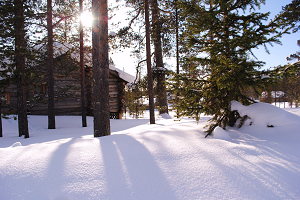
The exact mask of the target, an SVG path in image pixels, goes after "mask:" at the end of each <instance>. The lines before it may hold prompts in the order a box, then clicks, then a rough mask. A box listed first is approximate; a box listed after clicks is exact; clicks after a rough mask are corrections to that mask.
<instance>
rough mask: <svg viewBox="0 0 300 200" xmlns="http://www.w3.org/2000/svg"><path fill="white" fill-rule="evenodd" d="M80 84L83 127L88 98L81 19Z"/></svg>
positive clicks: (83, 125)
mask: <svg viewBox="0 0 300 200" xmlns="http://www.w3.org/2000/svg"><path fill="white" fill-rule="evenodd" d="M82 7H83V6H82V0H80V1H79V9H80V14H82V11H83V8H82ZM79 37H80V38H79V43H80V86H81V116H82V127H86V126H87V123H86V100H85V98H86V97H85V73H84V54H83V24H82V21H80V36H79Z"/></svg>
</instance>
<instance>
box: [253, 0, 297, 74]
mask: <svg viewBox="0 0 300 200" xmlns="http://www.w3.org/2000/svg"><path fill="white" fill-rule="evenodd" d="M291 2H292V0H266V4H265V5H262V6H261V9H260V10H259V12H262V13H265V12H271V14H270V19H271V18H274V16H275V15H276V14H278V13H279V12H280V11H281V10H282V6H285V5H287V4H289V3H291ZM297 40H300V33H299V32H298V33H294V34H289V35H284V36H283V37H282V38H281V42H282V45H279V44H274V46H273V47H272V46H270V45H268V49H269V51H270V54H267V53H266V52H265V49H264V48H260V49H258V50H256V49H255V50H254V53H255V55H256V57H257V58H258V60H260V61H264V62H266V65H265V67H264V68H265V69H267V68H270V67H276V66H278V65H284V64H287V63H288V61H287V60H286V58H287V57H288V56H289V55H291V54H293V53H295V52H296V51H299V47H298V46H297ZM289 62H295V61H289Z"/></svg>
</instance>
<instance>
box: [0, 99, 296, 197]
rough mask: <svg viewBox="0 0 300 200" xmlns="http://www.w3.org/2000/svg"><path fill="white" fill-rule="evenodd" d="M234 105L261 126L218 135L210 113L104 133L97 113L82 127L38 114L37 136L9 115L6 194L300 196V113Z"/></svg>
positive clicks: (33, 122)
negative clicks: (98, 133)
mask: <svg viewBox="0 0 300 200" xmlns="http://www.w3.org/2000/svg"><path fill="white" fill-rule="evenodd" d="M234 104H235V103H233V107H234V106H236V109H238V110H239V112H240V113H244V114H247V115H248V116H249V117H251V120H252V121H253V123H252V125H251V126H250V125H249V124H245V125H244V126H243V127H242V128H240V129H238V128H236V127H233V128H229V129H227V130H223V129H221V128H217V129H216V130H215V131H214V135H213V137H208V138H204V136H205V133H204V131H205V129H204V128H203V126H205V125H206V124H207V119H208V117H202V119H200V121H199V124H198V125H197V123H196V122H195V120H191V119H181V120H180V121H179V120H175V121H174V120H173V119H172V118H171V117H170V116H168V115H164V116H162V117H158V118H157V119H156V124H154V125H150V124H149V119H138V120H136V119H128V118H127V119H126V120H125V119H123V120H111V130H112V135H111V136H105V137H101V138H94V137H93V135H92V134H93V124H92V123H93V119H92V118H91V117H88V127H87V128H82V127H81V117H80V116H57V117H56V122H57V124H56V126H57V129H56V130H48V129H47V117H46V116H29V127H30V138H29V139H23V138H19V137H18V131H17V121H15V120H13V119H9V120H7V119H3V132H4V133H3V138H0V199H1V200H11V199H25V200H32V199H43V200H47V199H49V200H52V199H53V200H59V199H64V200H71V199H72V200H73V199H76V200H82V199H112V200H126V199H137V200H142V199H151V200H160V199H162V200H168V199H170V200H176V199H188V200H195V199H251V200H253V199H255V200H257V199H272V200H273V199H300V187H299V185H300V153H299V152H300V151H299V150H300V145H299V144H300V127H299V126H300V123H299V122H300V117H299V116H298V115H295V114H291V113H290V112H287V111H285V110H283V109H281V108H276V107H275V106H271V105H268V104H261V103H257V104H254V105H251V106H242V105H240V104H238V103H236V105H234ZM290 110H292V109H289V111H290ZM293 110H294V111H295V112H293V113H299V112H296V110H297V109H293ZM268 124H272V125H274V127H272V128H271V127H267V125H268Z"/></svg>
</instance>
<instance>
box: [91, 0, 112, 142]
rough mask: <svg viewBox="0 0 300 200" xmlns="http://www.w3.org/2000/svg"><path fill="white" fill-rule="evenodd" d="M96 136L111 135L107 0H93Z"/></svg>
mask: <svg viewBox="0 0 300 200" xmlns="http://www.w3.org/2000/svg"><path fill="white" fill-rule="evenodd" d="M92 12H93V17H94V19H95V20H94V21H93V26H92V45H93V101H94V102H93V104H94V105H93V107H94V137H100V136H106V135H110V110H109V59H108V12H107V0H93V1H92Z"/></svg>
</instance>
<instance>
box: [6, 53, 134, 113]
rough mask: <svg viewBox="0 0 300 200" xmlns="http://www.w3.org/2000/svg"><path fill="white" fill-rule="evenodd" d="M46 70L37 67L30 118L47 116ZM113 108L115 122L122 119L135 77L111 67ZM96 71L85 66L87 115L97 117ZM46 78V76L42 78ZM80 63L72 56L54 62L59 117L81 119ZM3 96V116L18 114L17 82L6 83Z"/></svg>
mask: <svg viewBox="0 0 300 200" xmlns="http://www.w3.org/2000/svg"><path fill="white" fill-rule="evenodd" d="M44 68H45V67H43V66H40V67H35V69H37V70H38V71H37V72H36V76H38V77H43V78H37V79H36V80H35V81H31V83H30V84H29V85H28V87H27V102H28V103H27V111H28V114H29V115H47V113H48V104H47V81H46V80H47V79H46V77H45V75H46V73H45V72H46V69H44ZM109 68H110V69H109V107H110V118H111V119H122V114H123V111H124V102H125V95H124V90H125V85H126V84H127V83H131V82H133V81H134V79H135V77H133V76H131V75H130V74H127V73H125V72H123V71H121V70H119V69H118V68H116V67H114V66H113V65H110V66H109ZM92 71H93V70H92V67H91V66H88V65H86V66H85V89H86V111H87V115H89V116H92V115H93V74H92ZM41 74H42V75H41ZM79 79H80V73H79V62H78V61H77V60H76V58H74V56H72V54H70V53H68V52H65V53H63V54H60V55H57V56H56V57H55V59H54V90H55V106H54V107H55V114H56V115H81V90H80V80H79ZM4 88H5V89H2V91H1V92H0V95H1V99H2V107H3V112H6V113H9V114H15V113H16V112H17V87H16V84H15V83H14V82H13V81H8V82H7V83H6V87H4Z"/></svg>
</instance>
